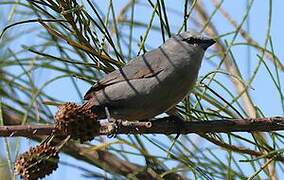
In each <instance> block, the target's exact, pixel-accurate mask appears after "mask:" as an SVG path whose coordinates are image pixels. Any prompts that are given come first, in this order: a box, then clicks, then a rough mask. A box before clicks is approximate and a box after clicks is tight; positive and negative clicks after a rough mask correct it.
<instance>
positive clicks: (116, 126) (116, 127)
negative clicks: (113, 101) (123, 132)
mask: <svg viewBox="0 0 284 180" xmlns="http://www.w3.org/2000/svg"><path fill="white" fill-rule="evenodd" d="M105 113H106V118H107V121H108V122H109V123H111V124H112V129H111V130H110V133H109V134H108V135H107V137H108V138H115V137H116V136H117V133H118V130H119V127H120V126H121V122H120V121H118V120H116V119H114V118H111V115H110V112H109V110H108V108H107V107H105Z"/></svg>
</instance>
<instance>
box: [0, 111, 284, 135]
mask: <svg viewBox="0 0 284 180" xmlns="http://www.w3.org/2000/svg"><path fill="white" fill-rule="evenodd" d="M119 122H120V123H119V127H118V129H117V134H167V135H168V134H177V133H180V134H190V133H197V134H203V133H228V132H269V131H278V130H284V117H271V118H247V119H230V120H211V121H181V120H180V119H178V118H177V117H175V116H169V117H164V118H159V119H156V120H153V121H148V122H138V121H137V122H130V121H119ZM114 126H116V124H115V123H112V122H105V123H101V126H100V130H99V133H98V134H96V135H97V136H100V135H107V134H109V133H111V130H113V128H114ZM51 133H53V134H54V135H57V136H61V135H62V136H65V134H64V133H63V132H60V131H58V130H56V128H55V126H54V125H50V124H48V125H12V126H11V125H10V126H1V127H0V136H2V137H11V136H24V137H32V136H36V135H49V134H51Z"/></svg>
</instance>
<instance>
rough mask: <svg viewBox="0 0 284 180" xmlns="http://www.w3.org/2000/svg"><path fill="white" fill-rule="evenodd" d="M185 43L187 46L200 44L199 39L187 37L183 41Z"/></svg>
mask: <svg viewBox="0 0 284 180" xmlns="http://www.w3.org/2000/svg"><path fill="white" fill-rule="evenodd" d="M185 41H186V42H188V43H189V44H196V43H197V44H198V43H200V42H201V40H200V39H196V38H194V37H189V38H187V39H185Z"/></svg>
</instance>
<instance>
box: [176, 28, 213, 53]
mask: <svg viewBox="0 0 284 180" xmlns="http://www.w3.org/2000/svg"><path fill="white" fill-rule="evenodd" d="M174 38H176V40H178V41H179V42H180V43H182V44H183V45H185V46H187V47H192V48H194V49H195V48H201V49H203V50H204V51H205V50H206V49H207V48H208V47H210V46H211V45H213V44H215V42H216V41H215V40H214V39H213V38H210V37H207V36H205V35H202V34H200V33H197V32H193V31H186V32H183V33H180V34H178V35H176V36H175V37H174Z"/></svg>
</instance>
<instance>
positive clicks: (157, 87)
mask: <svg viewBox="0 0 284 180" xmlns="http://www.w3.org/2000/svg"><path fill="white" fill-rule="evenodd" d="M214 43H215V41H214V40H213V39H212V38H209V37H206V36H203V35H201V34H200V33H196V32H192V31H187V32H183V33H180V34H178V35H175V36H173V37H171V38H169V39H168V40H167V41H166V42H165V43H164V44H162V45H161V46H160V47H159V48H157V49H154V50H151V51H149V52H146V53H145V54H143V55H141V56H138V57H136V58H134V59H133V60H130V61H129V63H127V64H126V65H125V66H124V67H122V68H120V69H117V70H115V71H113V72H111V73H109V74H107V75H105V76H104V78H102V79H101V80H99V81H98V82H97V83H96V84H94V85H93V86H92V87H91V88H90V89H89V90H88V91H87V93H86V95H85V96H84V99H85V100H86V102H85V104H84V105H83V107H85V108H88V109H91V110H92V111H93V112H94V113H96V114H97V115H98V117H100V118H105V117H106V111H105V108H107V109H108V111H109V113H110V116H111V117H112V118H114V119H121V120H128V121H139V120H147V119H151V118H154V117H155V116H156V115H159V114H161V113H163V112H166V111H167V110H169V109H171V108H172V107H173V106H175V105H176V104H178V103H179V102H180V101H181V100H182V99H183V98H184V97H185V96H186V95H187V94H188V93H189V92H190V90H191V89H192V88H193V86H194V84H195V82H196V79H197V76H198V71H199V68H200V65H201V62H202V58H203V55H204V52H205V51H206V49H207V48H208V47H209V46H211V45H213V44H214Z"/></svg>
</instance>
